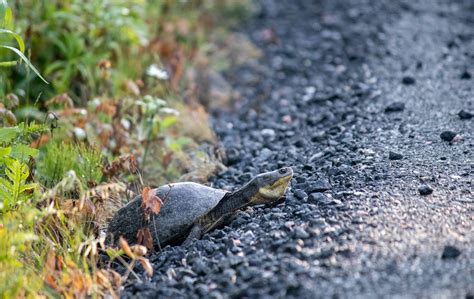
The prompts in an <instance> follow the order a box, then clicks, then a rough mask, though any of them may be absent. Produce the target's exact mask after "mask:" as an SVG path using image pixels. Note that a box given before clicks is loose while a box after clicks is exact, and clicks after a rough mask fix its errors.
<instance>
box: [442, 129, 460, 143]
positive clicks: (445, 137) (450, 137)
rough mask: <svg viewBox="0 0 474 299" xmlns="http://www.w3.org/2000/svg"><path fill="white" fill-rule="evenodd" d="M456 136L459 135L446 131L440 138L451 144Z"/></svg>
mask: <svg viewBox="0 0 474 299" xmlns="http://www.w3.org/2000/svg"><path fill="white" fill-rule="evenodd" d="M456 135H457V134H456V133H455V132H453V131H444V132H443V133H441V134H440V135H439V137H441V139H443V140H444V141H447V142H451V141H452V140H453V139H454V137H456Z"/></svg>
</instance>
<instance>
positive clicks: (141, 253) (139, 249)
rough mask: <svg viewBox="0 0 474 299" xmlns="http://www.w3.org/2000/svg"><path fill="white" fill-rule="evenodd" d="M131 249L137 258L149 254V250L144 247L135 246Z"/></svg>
mask: <svg viewBox="0 0 474 299" xmlns="http://www.w3.org/2000/svg"><path fill="white" fill-rule="evenodd" d="M131 249H132V252H133V254H134V255H137V256H145V255H146V253H147V249H146V247H145V246H143V245H133V246H132V247H131Z"/></svg>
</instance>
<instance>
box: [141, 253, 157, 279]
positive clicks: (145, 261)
mask: <svg viewBox="0 0 474 299" xmlns="http://www.w3.org/2000/svg"><path fill="white" fill-rule="evenodd" d="M138 261H139V262H140V264H141V265H142V267H143V269H145V272H146V274H147V275H148V277H152V276H153V267H152V265H151V263H150V261H149V260H148V259H146V258H144V257H139V258H138Z"/></svg>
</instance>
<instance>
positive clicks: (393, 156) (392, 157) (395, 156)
mask: <svg viewBox="0 0 474 299" xmlns="http://www.w3.org/2000/svg"><path fill="white" fill-rule="evenodd" d="M388 158H389V159H390V160H401V159H403V155H402V154H399V153H396V152H392V151H390V152H389V153H388Z"/></svg>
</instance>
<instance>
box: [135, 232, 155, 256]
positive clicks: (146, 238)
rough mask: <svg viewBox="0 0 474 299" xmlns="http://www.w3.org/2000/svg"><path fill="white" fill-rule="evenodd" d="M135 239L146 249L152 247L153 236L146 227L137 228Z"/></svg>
mask: <svg viewBox="0 0 474 299" xmlns="http://www.w3.org/2000/svg"><path fill="white" fill-rule="evenodd" d="M137 239H138V244H140V245H144V246H145V247H146V248H147V249H148V250H152V249H153V238H152V236H151V232H150V229H149V228H148V227H144V228H141V229H139V230H138V233H137Z"/></svg>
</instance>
